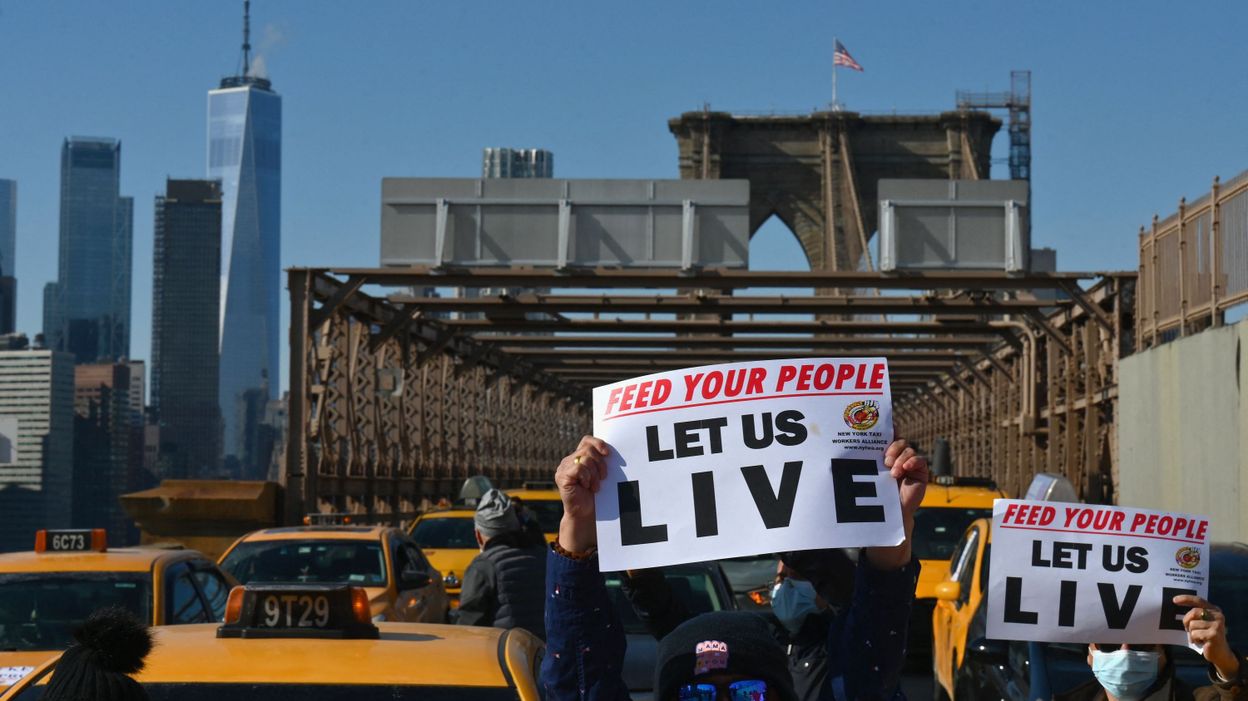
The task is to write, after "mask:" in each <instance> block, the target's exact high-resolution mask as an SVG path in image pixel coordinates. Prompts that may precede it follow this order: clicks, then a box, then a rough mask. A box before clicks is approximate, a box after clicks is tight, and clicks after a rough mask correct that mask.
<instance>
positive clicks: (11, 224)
mask: <svg viewBox="0 0 1248 701" xmlns="http://www.w3.org/2000/svg"><path fill="white" fill-rule="evenodd" d="M16 250H17V181H16V180H3V179H0V277H15V276H16V275H17V273H16V272H15V268H14V267H13V265H14V262H15V260H14V253H15V252H16Z"/></svg>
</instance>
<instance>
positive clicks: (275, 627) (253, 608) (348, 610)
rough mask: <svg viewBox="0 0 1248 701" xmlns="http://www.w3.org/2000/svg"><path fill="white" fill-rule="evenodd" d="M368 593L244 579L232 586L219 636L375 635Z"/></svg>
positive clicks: (343, 587)
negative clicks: (245, 583) (249, 582)
mask: <svg viewBox="0 0 1248 701" xmlns="http://www.w3.org/2000/svg"><path fill="white" fill-rule="evenodd" d="M380 635H381V634H380V632H379V631H378V630H377V626H376V625H375V624H374V623H373V616H372V607H371V602H370V601H369V599H368V593H367V592H365V591H364V589H362V588H360V587H352V586H349V585H346V584H295V583H274V584H248V585H244V586H238V587H234V589H232V590H231V591H230V598H229V600H228V601H227V602H226V607H225V621H224V623H222V624H221V626H220V627H219V628H217V637H218V638H331V639H372V640H376V639H377V638H378V637H380Z"/></svg>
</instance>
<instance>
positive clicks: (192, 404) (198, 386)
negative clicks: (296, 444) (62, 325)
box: [152, 180, 221, 479]
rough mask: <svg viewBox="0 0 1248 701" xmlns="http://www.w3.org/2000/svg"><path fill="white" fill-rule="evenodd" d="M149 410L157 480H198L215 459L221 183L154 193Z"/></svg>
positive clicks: (210, 471) (176, 185)
mask: <svg viewBox="0 0 1248 701" xmlns="http://www.w3.org/2000/svg"><path fill="white" fill-rule="evenodd" d="M155 231H156V243H155V254H154V256H153V258H154V260H153V265H152V270H153V273H154V278H153V282H152V410H153V412H154V413H155V415H156V419H157V422H158V423H159V425H160V452H159V458H158V462H159V469H160V476H161V477H173V478H183V479H185V478H197V477H198V478H203V477H208V476H212V475H214V474H215V473H216V471H217V469H218V467H219V463H220V460H221V407H220V398H219V397H218V392H219V389H220V388H219V375H220V373H219V358H220V356H219V347H218V342H219V341H218V339H219V336H218V333H219V328H220V327H219V325H220V323H221V318H220V312H219V311H218V310H219V307H220V303H221V292H220V291H221V184H220V183H219V182H217V181H215V180H169V181H168V182H167V183H166V184H165V194H164V196H163V197H162V196H157V197H156V227H155Z"/></svg>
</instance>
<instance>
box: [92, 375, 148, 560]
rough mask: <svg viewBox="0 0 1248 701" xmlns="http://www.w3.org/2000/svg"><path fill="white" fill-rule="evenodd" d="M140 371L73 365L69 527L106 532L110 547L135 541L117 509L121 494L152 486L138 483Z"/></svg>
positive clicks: (129, 525)
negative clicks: (72, 446) (71, 501)
mask: <svg viewBox="0 0 1248 701" xmlns="http://www.w3.org/2000/svg"><path fill="white" fill-rule="evenodd" d="M142 368H143V366H142V364H138V365H133V364H131V363H88V364H80V365H77V366H75V367H74V441H73V443H74V469H73V525H74V527H75V528H105V529H107V530H108V541H109V544H110V545H114V546H120V545H130V544H133V543H134V542H136V541H137V539H138V532H137V531H136V530H135V528H134V524H133V523H132V522H131V521H130V519H129V518H127V517H126V514H125V511H124V510H122V508H121V495H122V494H126V493H127V492H130V491H132V490H135V489H139V488H144V487H148V486H151V485H148V484H140V483H139V482H138V475H139V472H140V471H141V469H142V464H143V450H142V445H141V442H142V440H143V418H142V412H141V411H140V412H138V413H137V414H136V412H135V409H134V407H135V403H136V399H139V398H138V397H136V396H135V395H136V393H137V394H141V393H142V391H143V380H142V372H143V370H142ZM136 373H137V375H136ZM141 401H142V400H141V399H139V402H140V403H141ZM136 443H138V445H136Z"/></svg>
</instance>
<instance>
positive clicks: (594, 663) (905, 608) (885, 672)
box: [540, 552, 919, 701]
mask: <svg viewBox="0 0 1248 701" xmlns="http://www.w3.org/2000/svg"><path fill="white" fill-rule="evenodd" d="M918 576H919V563H918V560H911V562H910V564H909V565H907V566H906V567H904V568H902V569H900V570H896V571H892V572H881V571H877V570H875V569H872V568H871V567H870V566H869V565H867V564H866V563H865V562H863V563H862V564H860V565H859V566H858V568H857V571H856V573H855V577H856V580H855V583H854V596H853V602H852V603H851V604H850V608H849V611H848V612H847V613H846V614H845V618H844V619H843V625H838V626H833V627H832V630H833V631H834V635H833V636H832V637H830V638H829V640H828V652H829V659H830V660H831V661H832V663H831V664H830V665H829V668H830V671H831V673H832V675H833V679H832V681H831V683H832V685H833V688H834V690H835V696H836V698H837V699H842V700H844V699H855V700H857V699H892V698H904V697H902V696H901V694H900V691H899V682H900V680H901V669H902V665H903V663H904V662H905V653H906V632H907V628H908V624H909V621H910V607H911V604H913V602H914V586H915V583H916V582H917V581H918ZM625 647H626V644H625V638H624V629H623V628H622V627H621V624H620V620H619V617H618V616H617V615H616V612H615V610H614V608H613V607H612V606H611V602H610V600H609V599H608V597H607V587H606V581H605V580H604V579H603V576H602V573H601V572H599V571H598V558H597V557H596V556H595V557H591V558H588V559H585V560H571V559H569V558H567V557H564V556H562V555H560V554H558V553H555V552H552V553H551V554H550V557H548V558H547V559H546V657H545V658H544V659H543V660H542V673H541V680H540V684H541V688H542V694H543V697H544V698H545V701H625V699H628V687H627V686H625V684H624V679H623V676H622V670H623V666H624V651H625ZM658 701H663V700H662V699H659V700H658Z"/></svg>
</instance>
